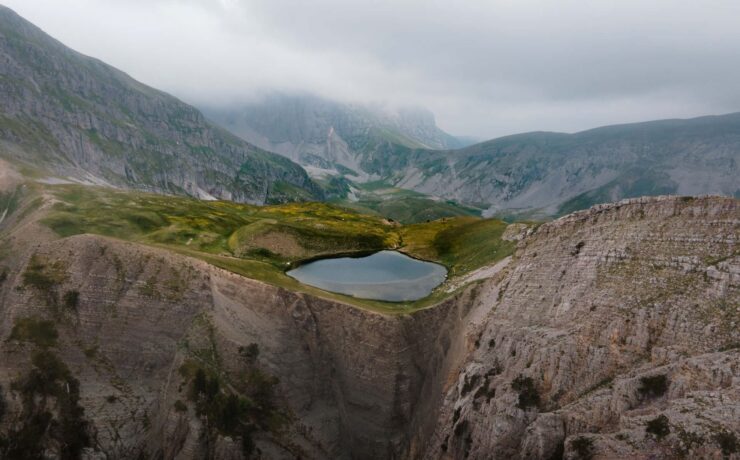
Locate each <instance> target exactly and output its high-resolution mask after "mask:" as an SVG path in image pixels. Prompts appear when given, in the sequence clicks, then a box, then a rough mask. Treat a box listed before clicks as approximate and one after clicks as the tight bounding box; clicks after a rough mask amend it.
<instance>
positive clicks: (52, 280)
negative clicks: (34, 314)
mask: <svg viewBox="0 0 740 460" xmlns="http://www.w3.org/2000/svg"><path fill="white" fill-rule="evenodd" d="M64 278H65V274H64V272H63V267H62V265H61V263H59V262H56V263H53V264H50V265H47V264H46V263H44V262H43V261H42V260H41V258H39V257H38V256H37V255H34V256H32V257H31V260H30V261H29V262H28V266H27V267H26V270H25V271H24V272H23V285H24V286H26V287H31V288H33V289H35V290H36V291H38V292H39V293H40V294H41V295H42V296H43V297H44V299H45V300H46V302H47V304H48V305H50V306H56V305H57V302H58V295H57V287H58V285H59V284H61V283H62V282H63V281H64Z"/></svg>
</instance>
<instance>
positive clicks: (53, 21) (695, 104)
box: [5, 0, 740, 137]
mask: <svg viewBox="0 0 740 460" xmlns="http://www.w3.org/2000/svg"><path fill="white" fill-rule="evenodd" d="M5 3H6V5H8V6H9V7H11V8H14V9H15V10H16V11H17V12H19V13H20V14H21V15H23V16H24V17H26V18H27V19H28V20H30V21H32V22H34V23H36V24H37V25H39V26H40V27H42V28H43V29H45V30H46V31H47V32H49V33H50V34H51V35H53V36H55V37H56V38H58V39H60V40H61V41H63V42H64V43H65V44H67V45H69V46H71V47H73V48H75V49H77V50H79V51H81V52H83V53H86V54H90V55H93V56H95V57H98V58H100V59H102V60H104V61H106V62H108V63H110V64H112V65H115V66H116V67H119V68H121V69H122V70H124V71H126V72H128V73H130V74H131V75H132V76H134V77H135V78H137V79H140V80H142V81H144V82H145V83H148V84H150V85H152V86H155V87H158V88H161V89H164V90H166V91H169V92H172V93H173V94H175V95H177V96H180V97H181V98H183V99H185V100H187V101H189V102H193V103H196V104H208V105H212V104H225V103H233V102H234V101H238V100H243V99H247V98H250V97H253V96H254V95H255V94H259V93H260V92H261V91H264V90H271V89H277V90H283V91H307V92H314V93H318V94H321V95H323V96H327V97H331V98H338V99H343V100H353V101H365V102H369V101H379V102H385V103H389V104H413V105H420V106H425V107H428V108H429V109H431V110H432V111H434V112H435V113H436V115H437V119H438V121H439V123H440V125H442V127H443V128H445V129H447V130H448V131H450V132H453V133H456V134H471V135H476V136H479V137H492V136H496V135H502V134H508V133H512V132H519V131H528V130H540V129H542V130H566V131H572V130H578V129H585V128H589V127H593V126H596V125H601V124H609V123H617V122H626V121H638V120H646V119H654V118H661V117H686V116H693V115H700V114H705V113H721V112H728V111H733V110H740V86H738V85H737V83H736V82H737V81H740V62H738V60H737V56H738V55H740V29H739V28H738V27H737V18H738V17H740V3H738V2H736V1H734V0H705V1H703V2H695V1H686V0H651V1H650V2H645V1H642V0H622V1H606V0H605V1H599V2H594V1H588V0H562V1H558V2H552V1H549V0H537V1H533V0H517V1H515V0H490V1H483V0H481V1H472V0H469V1H465V2H452V1H449V0H448V1H439V0H375V1H369V0H368V1H347V0H311V1H305V0H148V1H146V0H65V1H64V2H60V1H58V0H6V2H5Z"/></svg>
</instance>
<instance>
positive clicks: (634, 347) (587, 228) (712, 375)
mask: <svg viewBox="0 0 740 460" xmlns="http://www.w3.org/2000/svg"><path fill="white" fill-rule="evenodd" d="M739 211H740V207H739V205H738V202H737V200H732V199H713V198H697V199H681V198H674V197H671V198H667V197H666V198H650V199H636V200H628V201H624V202H620V203H617V204H614V205H605V206H599V207H595V208H592V209H591V210H588V211H584V212H579V213H575V214H572V215H569V216H567V217H564V218H561V219H559V220H557V221H554V222H551V223H548V224H544V225H542V226H541V227H539V228H538V229H537V231H536V232H535V233H534V235H532V236H530V237H528V238H527V239H526V240H524V242H523V244H522V245H521V247H520V249H519V251H518V253H517V257H516V261H515V263H514V265H513V267H512V269H511V270H510V272H509V274H508V276H507V277H506V278H504V279H503V280H502V281H501V283H500V288H499V289H500V290H499V294H498V296H497V300H496V301H495V302H494V305H493V306H492V308H491V310H490V312H489V313H488V315H487V317H486V319H485V320H484V321H483V322H482V324H481V326H480V332H479V338H478V340H477V341H476V343H477V344H478V346H477V349H476V350H474V351H473V352H472V353H471V354H470V356H469V358H468V361H467V362H466V364H465V365H464V367H463V368H462V369H461V372H460V374H459V377H458V379H457V382H456V384H455V385H453V386H452V387H451V388H450V389H449V391H448V392H447V395H446V397H445V402H444V404H443V406H442V408H441V410H440V415H439V419H438V421H437V427H436V431H435V433H434V435H433V437H432V438H431V440H430V442H429V443H428V446H429V448H428V449H427V450H426V452H425V455H424V457H425V458H440V457H446V458H463V457H464V458H481V459H483V458H545V459H546V458H560V456H562V455H564V456H565V458H584V457H587V456H588V455H586V453H589V455H593V458H677V457H678V456H681V455H686V456H688V457H696V456H699V457H702V458H710V457H711V458H715V457H716V458H721V455H722V446H721V445H720V444H721V443H720V442H719V439H721V436H722V433H732V434H733V436H736V435H737V434H738V433H739V432H740V392H739V390H740V388H739V384H740V349H738V345H739V344H740V329H739V328H738V325H739V324H740V276H739V275H740V256H739V255H738V249H739V247H740V246H739V245H738V243H739V241H738V239H739V238H740V214H739ZM661 416H665V417H666V419H665V420H663V419H659V420H658V422H653V426H656V425H657V426H661V421H664V423H662V425H664V426H666V427H667V430H668V432H662V431H661V430H660V429H657V431H658V434H655V433H654V432H655V431H656V429H655V428H652V431H653V432H652V433H651V429H650V428H649V427H650V426H651V425H650V422H651V421H654V420H656V419H658V418H659V417H661ZM728 437H730V436H728ZM729 450H730V448H729V447H727V446H725V453H727V452H728V451H729Z"/></svg>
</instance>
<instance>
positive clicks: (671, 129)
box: [379, 113, 740, 215]
mask: <svg viewBox="0 0 740 460" xmlns="http://www.w3.org/2000/svg"><path fill="white" fill-rule="evenodd" d="M379 174H381V175H384V176H388V177H389V178H390V180H392V181H393V182H394V183H396V184H397V185H400V186H403V187H407V188H413V189H415V190H418V191H421V192H424V193H429V194H433V195H440V196H445V197H448V198H453V199H457V200H460V201H463V202H471V203H480V204H484V205H488V206H489V207H490V210H489V212H490V213H496V212H522V211H524V212H528V213H537V214H542V215H555V214H563V213H567V212H571V211H575V210H578V209H584V208H587V207H589V206H591V205H593V204H596V203H603V202H611V201H616V200H619V199H622V198H630V197H637V196H643V195H664V194H680V195H699V194H720V195H728V196H740V113H738V114H730V115H724V116H715V117H702V118H696V119H692V120H665V121H656V122H648V123H637V124H629V125H618V126H609V127H604V128H598V129H593V130H590V131H584V132H581V133H577V134H559V133H529V134H521V135H516V136H508V137H504V138H500V139H495V140H492V141H488V142H484V143H481V144H477V145H474V146H470V147H467V148H465V149H461V150H456V151H447V152H434V151H424V150H416V151H408V152H406V154H405V155H400V156H397V157H396V159H395V161H393V162H390V163H389V164H386V165H384V169H380V170H379Z"/></svg>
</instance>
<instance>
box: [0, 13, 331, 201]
mask: <svg viewBox="0 0 740 460" xmlns="http://www.w3.org/2000/svg"><path fill="white" fill-rule="evenodd" d="M0 155H2V156H4V157H6V158H10V159H13V160H14V161H19V162H22V163H24V164H25V165H26V167H30V168H34V169H36V170H38V171H39V173H41V174H43V173H46V174H49V175H56V176H61V177H65V178H71V179H73V180H76V181H82V182H92V183H97V184H107V185H113V186H118V187H128V188H135V189H140V190H149V191H155V192H164V193H170V194H187V195H191V196H195V197H199V198H204V199H213V198H220V199H229V200H233V201H240V202H249V203H266V202H281V201H287V200H293V199H297V198H299V199H306V198H320V197H321V196H322V192H321V190H320V189H319V188H318V187H317V186H316V184H314V183H313V182H312V181H311V180H310V179H309V178H308V176H307V175H306V172H305V171H304V170H303V169H302V168H301V167H300V166H298V165H297V164H295V163H293V162H291V161H289V160H287V159H285V158H283V157H281V156H279V155H275V154H271V153H268V152H265V151H263V150H261V149H259V148H257V147H254V146H252V145H250V144H247V143H246V142H244V141H242V140H240V139H238V138H237V137H236V136H233V135H231V134H230V133H228V132H226V131H224V130H222V129H220V128H217V127H215V126H213V125H211V124H210V123H208V122H207V121H206V120H205V118H204V117H203V115H202V114H201V113H200V112H199V111H198V110H196V109H195V108H193V107H191V106H189V105H187V104H184V103H183V102H181V101H179V100H177V99H175V98H174V97H172V96H170V95H168V94H165V93H162V92H160V91H157V90H155V89H152V88H149V87H147V86H145V85H143V84H141V83H139V82H137V81H135V80H133V79H132V78H130V77H129V76H128V75H126V74H124V73H123V72H121V71H119V70H117V69H114V68H112V67H110V66H108V65H106V64H104V63H102V62H100V61H98V60H96V59H92V58H89V57H87V56H83V55H81V54H79V53H76V52H75V51H72V50H70V49H69V48H67V47H65V46H64V45H62V44H61V43H59V42H57V41H56V40H54V39H52V38H51V37H49V36H48V35H46V34H45V33H43V32H42V31H41V30H39V29H38V28H36V27H35V26H33V25H32V24H30V23H28V22H26V21H25V20H23V19H22V18H20V17H19V16H18V15H16V14H15V13H14V12H12V11H11V10H9V9H7V8H5V7H2V6H0Z"/></svg>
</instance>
